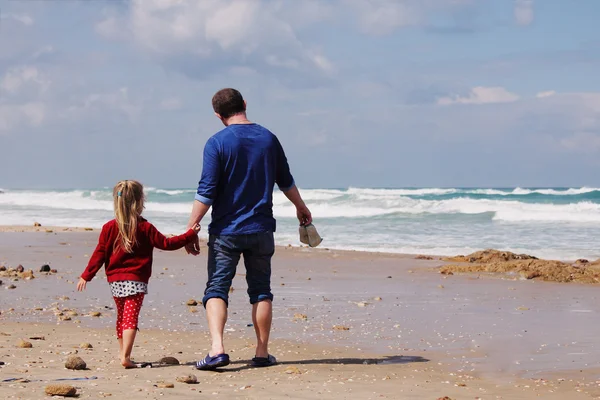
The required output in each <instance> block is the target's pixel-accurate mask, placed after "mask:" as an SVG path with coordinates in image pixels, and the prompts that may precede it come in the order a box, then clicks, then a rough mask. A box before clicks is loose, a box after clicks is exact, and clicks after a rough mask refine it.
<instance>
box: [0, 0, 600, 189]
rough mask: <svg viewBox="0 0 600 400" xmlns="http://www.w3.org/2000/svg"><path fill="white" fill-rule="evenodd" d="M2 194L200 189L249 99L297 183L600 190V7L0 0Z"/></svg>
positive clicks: (331, 0) (404, 0)
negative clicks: (219, 111)
mask: <svg viewBox="0 0 600 400" xmlns="http://www.w3.org/2000/svg"><path fill="white" fill-rule="evenodd" d="M0 13H1V16H0V18H1V20H0V151H1V153H0V155H1V161H2V164H3V168H1V169H0V187H40V188H41V187H46V188H47V187H98V186H110V185H112V184H114V182H116V181H117V180H119V179H126V178H133V179H139V180H141V181H142V182H144V183H145V184H147V185H150V186H162V187H194V186H195V185H196V183H197V180H198V178H199V176H200V172H201V168H202V149H203V146H204V143H205V141H206V140H207V139H208V138H209V137H210V136H211V135H212V134H213V133H215V132H216V131H218V130H219V129H221V125H220V122H219V121H218V120H217V119H216V118H215V117H214V116H213V115H212V109H211V105H210V100H211V97H212V95H213V94H214V92H215V91H216V90H218V89H220V88H222V87H236V88H238V89H239V90H240V91H241V92H242V93H243V95H244V96H245V97H246V100H247V101H248V110H249V118H250V119H251V120H254V121H256V122H259V123H261V124H263V125H265V126H266V127H268V128H270V129H271V130H272V131H273V132H274V133H275V134H277V135H278V137H279V138H280V140H281V142H282V143H283V145H284V147H285V149H286V152H287V154H288V158H289V161H290V164H291V166H292V171H293V173H294V175H295V178H296V181H297V182H298V184H299V186H300V187H311V188H314V187H348V186H360V187H403V186H437V187H439V186H443V187H449V186H582V185H588V186H600V174H598V171H599V170H600V158H599V157H598V155H599V154H600V78H598V75H597V71H600V27H599V26H598V24H597V16H598V15H600V2H599V1H596V0H580V1H577V2H566V1H564V0H544V1H542V0H516V1H514V0H493V1H492V0H320V1H319V0H302V1H297V0H272V1H266V0H262V1H261V0H200V1H198V0H129V1H125V0H123V1H119V0H107V1H101V0H94V1H77V0H57V1H52V0H45V1H35V0H31V1H14V0H0Z"/></svg>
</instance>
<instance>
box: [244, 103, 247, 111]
mask: <svg viewBox="0 0 600 400" xmlns="http://www.w3.org/2000/svg"><path fill="white" fill-rule="evenodd" d="M247 107H248V103H246V100H244V111H246V108H247Z"/></svg>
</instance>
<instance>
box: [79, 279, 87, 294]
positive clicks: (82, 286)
mask: <svg viewBox="0 0 600 400" xmlns="http://www.w3.org/2000/svg"><path fill="white" fill-rule="evenodd" d="M86 284H87V281H86V280H85V279H83V278H79V282H77V291H78V292H83V291H84V290H85V285H86Z"/></svg>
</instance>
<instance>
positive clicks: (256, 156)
mask: <svg viewBox="0 0 600 400" xmlns="http://www.w3.org/2000/svg"><path fill="white" fill-rule="evenodd" d="M275 184H277V186H278V187H279V189H280V190H281V191H283V192H285V191H287V190H289V189H291V188H292V187H293V186H294V178H293V176H292V174H291V173H290V168H289V165H288V162H287V158H286V156H285V152H284V151H283V148H282V147H281V143H279V140H278V139H277V137H276V136H275V135H274V134H273V133H271V132H270V131H269V130H268V129H266V128H264V127H262V126H260V125H258V124H235V125H229V126H228V127H226V128H225V129H223V130H222V131H220V132H218V133H216V134H215V135H213V136H212V137H211V138H210V139H208V141H207V142H206V145H205V146H204V160H203V167H202V176H201V178H200V182H199V183H198V191H197V193H196V200H198V201H200V202H202V203H204V204H206V205H210V206H212V214H211V219H212V221H211V223H210V225H209V227H208V232H209V233H210V234H214V235H245V234H250V233H261V232H275V228H276V223H275V218H273V188H274V186H275Z"/></svg>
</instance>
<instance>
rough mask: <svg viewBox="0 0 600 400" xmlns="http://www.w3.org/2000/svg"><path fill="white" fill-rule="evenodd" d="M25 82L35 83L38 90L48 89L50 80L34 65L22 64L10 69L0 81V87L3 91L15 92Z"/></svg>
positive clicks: (25, 83)
mask: <svg viewBox="0 0 600 400" xmlns="http://www.w3.org/2000/svg"><path fill="white" fill-rule="evenodd" d="M27 84H35V85H36V86H37V87H38V90H39V91H40V92H44V91H46V90H47V89H48V86H49V85H50V81H49V80H47V79H46V78H44V76H43V75H42V74H41V73H40V72H39V71H38V69H37V68H36V67H32V66H23V67H19V68H12V69H10V70H9V71H8V72H7V73H6V74H4V76H3V77H2V80H1V81H0V89H2V91H4V92H8V93H11V94H15V93H17V92H18V91H20V89H21V88H22V87H23V86H25V85H27Z"/></svg>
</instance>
